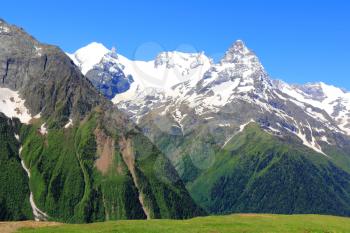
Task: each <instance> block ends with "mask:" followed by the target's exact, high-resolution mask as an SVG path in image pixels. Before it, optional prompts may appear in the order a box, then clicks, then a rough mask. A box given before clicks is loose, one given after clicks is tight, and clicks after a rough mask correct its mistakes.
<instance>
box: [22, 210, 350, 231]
mask: <svg viewBox="0 0 350 233" xmlns="http://www.w3.org/2000/svg"><path fill="white" fill-rule="evenodd" d="M18 232H25V233H34V232H35V233H55V232H60V233H61V232H69V233H83V232H84V233H85V232H89V233H93V232H96V233H97V232H99V233H105V232H106V233H107V232H115V233H119V232H120V233H131V232H132V233H139V232H140V233H166V232H173V233H182V232H183V233H226V232H229V233H234V232H240V233H243V232H244V233H248V232H254V233H262V232H264V233H265V232H266V233H267V232H269V233H272V232H283V233H289V232H300V233H311V232H317V233H331V232H332V233H340V232H344V233H348V232H350V218H342V217H333V216H320V215H270V214H235V215H229V216H212V217H202V218H194V219H190V220H183V221H181V220H150V221H142V220H140V221H131V220H129V221H113V222H112V221H111V222H103V223H93V224H81V225H70V224H62V225H59V226H53V227H44V228H23V229H20V230H19V231H18Z"/></svg>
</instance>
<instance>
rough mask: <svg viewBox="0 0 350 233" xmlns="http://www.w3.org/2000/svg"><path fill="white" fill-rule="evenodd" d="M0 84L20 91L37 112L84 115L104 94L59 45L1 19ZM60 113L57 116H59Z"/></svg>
mask: <svg viewBox="0 0 350 233" xmlns="http://www.w3.org/2000/svg"><path fill="white" fill-rule="evenodd" d="M0 26H1V27H2V28H6V29H7V30H6V32H4V31H3V32H2V33H0V44H1V45H0V53H1V57H0V59H1V60H0V64H1V69H0V77H2V80H1V87H5V88H9V89H11V90H14V91H17V90H18V91H19V93H20V94H21V96H22V98H23V99H25V100H26V106H27V107H28V108H29V110H30V113H31V114H32V115H33V116H34V115H37V114H39V113H41V115H42V116H43V117H56V115H60V117H64V118H65V119H59V122H61V121H62V122H61V123H62V124H63V123H64V121H67V120H68V117H71V118H75V117H78V118H81V117H83V116H84V115H85V114H86V113H88V112H89V111H91V110H92V109H93V107H95V106H97V105H99V104H102V103H103V98H102V97H100V96H99V94H98V92H97V91H96V90H95V89H94V88H92V85H91V83H90V82H88V80H86V78H84V77H83V76H82V75H81V73H80V72H79V71H78V69H77V67H76V66H75V65H74V64H73V63H72V61H71V60H70V59H69V58H68V57H67V56H66V55H65V54H64V53H63V52H62V51H61V50H60V49H59V48H57V47H55V46H50V45H44V44H41V43H39V42H38V41H36V40H35V39H34V38H33V37H31V36H29V35H28V34H26V33H25V32H24V31H23V30H22V29H19V28H17V27H15V26H12V25H9V24H6V23H5V22H4V21H1V22H0ZM57 117H58V116H57Z"/></svg>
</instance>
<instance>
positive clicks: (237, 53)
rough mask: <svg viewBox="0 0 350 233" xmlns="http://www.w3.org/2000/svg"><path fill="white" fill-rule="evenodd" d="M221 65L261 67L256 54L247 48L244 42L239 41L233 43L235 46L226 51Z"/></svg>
mask: <svg viewBox="0 0 350 233" xmlns="http://www.w3.org/2000/svg"><path fill="white" fill-rule="evenodd" d="M221 63H222V64H224V63H233V64H243V65H248V66H251V65H258V66H261V64H260V61H259V59H258V57H257V56H256V55H255V53H254V52H252V51H251V50H250V49H248V48H247V46H246V45H245V43H244V42H243V41H242V40H237V41H236V42H235V43H233V45H232V46H231V47H230V48H229V49H228V50H227V51H226V53H225V56H224V57H223V58H222V60H221Z"/></svg>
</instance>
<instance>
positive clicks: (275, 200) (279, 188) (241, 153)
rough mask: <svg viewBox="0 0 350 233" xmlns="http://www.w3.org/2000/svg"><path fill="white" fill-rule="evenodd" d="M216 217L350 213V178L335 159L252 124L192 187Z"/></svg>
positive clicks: (204, 205)
mask: <svg viewBox="0 0 350 233" xmlns="http://www.w3.org/2000/svg"><path fill="white" fill-rule="evenodd" d="M188 188H189V190H190V193H191V194H192V196H193V197H194V199H195V200H196V201H197V203H200V204H201V205H202V206H203V207H204V208H206V209H207V210H208V212H210V213H214V214H222V213H242V212H244V213H251V212H254V213H275V214H277V213H278V214H331V215H347V216H348V215H350V204H349V203H350V175H349V174H348V173H347V172H345V171H344V170H342V169H341V168H340V167H339V166H336V165H335V163H334V162H333V160H332V159H330V158H327V157H326V156H325V155H322V154H318V153H316V152H314V151H312V150H310V149H309V148H307V147H305V146H302V145H300V144H297V143H294V142H293V140H292V139H290V140H287V139H281V138H278V137H275V136H272V135H270V134H268V133H266V132H264V131H263V130H261V129H260V127H259V126H258V125H257V124H254V123H251V124H250V125H248V126H247V127H246V128H245V130H244V131H243V132H241V133H239V134H237V135H236V136H235V137H234V138H232V139H231V141H230V142H229V143H227V145H226V146H225V148H223V150H222V151H220V152H219V153H218V154H217V155H216V157H215V162H214V163H213V166H211V167H210V168H209V169H208V170H207V171H206V172H204V173H203V174H202V175H201V176H199V177H198V178H197V179H196V180H194V182H193V183H189V184H188Z"/></svg>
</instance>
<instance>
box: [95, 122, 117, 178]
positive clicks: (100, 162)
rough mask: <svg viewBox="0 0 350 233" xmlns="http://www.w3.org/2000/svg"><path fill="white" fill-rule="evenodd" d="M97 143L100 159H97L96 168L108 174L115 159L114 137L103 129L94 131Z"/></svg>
mask: <svg viewBox="0 0 350 233" xmlns="http://www.w3.org/2000/svg"><path fill="white" fill-rule="evenodd" d="M94 134H95V137H96V144H97V155H98V159H97V160H96V161H95V166H96V168H97V169H98V170H99V171H101V172H102V174H104V175H105V174H106V173H107V172H108V170H109V168H110V167H111V165H112V164H113V159H114V143H115V142H114V139H113V138H112V137H110V136H107V135H106V134H105V133H104V132H103V131H102V130H101V129H98V128H96V129H95V131H94Z"/></svg>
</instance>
